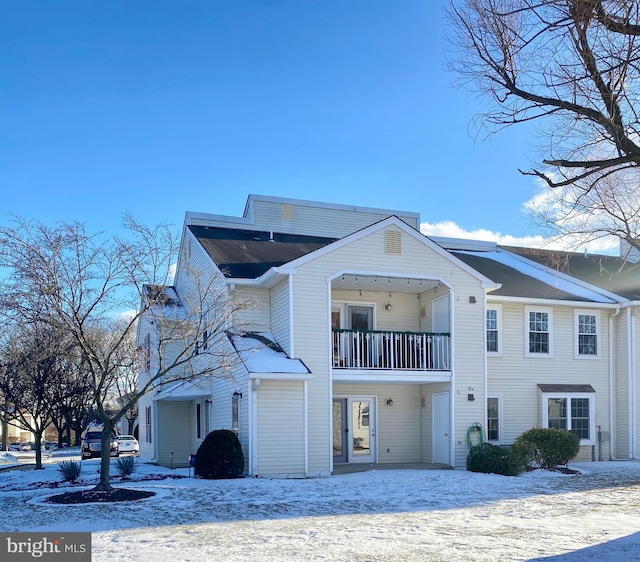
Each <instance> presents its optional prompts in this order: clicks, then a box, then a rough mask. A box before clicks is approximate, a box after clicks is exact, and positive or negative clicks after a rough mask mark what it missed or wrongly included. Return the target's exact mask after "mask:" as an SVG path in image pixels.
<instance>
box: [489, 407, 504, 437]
mask: <svg viewBox="0 0 640 562" xmlns="http://www.w3.org/2000/svg"><path fill="white" fill-rule="evenodd" d="M500 417H501V416H500V398H499V397H498V396H489V397H488V398H487V441H500Z"/></svg>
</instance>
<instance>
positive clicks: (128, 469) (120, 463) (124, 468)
mask: <svg viewBox="0 0 640 562" xmlns="http://www.w3.org/2000/svg"><path fill="white" fill-rule="evenodd" d="M116 468H117V469H118V472H119V473H120V474H121V475H122V476H130V475H131V474H133V471H134V470H135V469H136V461H135V459H134V458H133V457H118V459H117V460H116Z"/></svg>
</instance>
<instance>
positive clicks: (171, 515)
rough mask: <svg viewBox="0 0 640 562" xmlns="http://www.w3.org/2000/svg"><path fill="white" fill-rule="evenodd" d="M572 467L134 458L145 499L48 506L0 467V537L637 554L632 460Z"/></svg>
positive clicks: (342, 553)
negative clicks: (229, 468) (318, 468)
mask: <svg viewBox="0 0 640 562" xmlns="http://www.w3.org/2000/svg"><path fill="white" fill-rule="evenodd" d="M6 460H7V461H11V459H10V458H9V459H6ZM1 462H2V458H0V468H1V467H2V464H1ZM5 466H7V464H5ZM571 467H572V468H574V469H577V470H579V471H580V474H578V475H567V474H560V473H554V472H547V471H542V470H536V471H533V472H530V473H527V474H524V475H522V476H519V477H516V478H513V477H506V476H498V475H488V474H474V473H470V472H466V471H430V470H403V471H400V470H373V471H369V472H363V473H358V474H348V475H342V476H333V477H331V478H323V479H308V480H268V479H263V478H258V479H253V478H251V479H249V478H247V479H239V480H224V481H221V480H216V481H206V480H198V479H194V478H188V477H187V475H188V471H187V469H177V470H173V471H172V470H168V469H164V468H160V467H154V466H151V465H148V464H144V463H139V465H138V468H137V470H136V472H135V473H134V475H133V476H132V477H131V479H130V481H128V482H126V483H125V484H124V485H126V486H127V487H135V488H143V489H149V490H153V491H155V492H157V495H156V496H154V497H153V498H150V499H147V500H142V501H139V502H135V503H126V504H125V503H120V504H108V505H105V504H92V505H52V504H47V503H43V501H42V500H43V498H45V497H46V496H49V495H52V494H55V493H60V492H61V491H64V490H68V489H69V488H70V487H69V486H68V485H67V484H61V483H59V482H61V477H60V474H59V472H58V471H57V469H56V467H55V464H48V465H47V466H46V468H45V469H44V470H41V471H34V470H6V469H5V470H3V471H1V472H0V492H1V494H0V497H1V498H2V501H1V503H0V505H1V506H2V510H1V513H2V518H1V521H0V531H55V532H64V531H90V532H91V533H92V541H93V560H94V561H128V560H137V561H143V562H144V561H156V560H157V561H162V562H165V561H167V560H170V561H172V562H178V561H183V560H189V561H208V562H210V561H225V562H234V561H252V562H270V561H277V562H289V561H291V562H293V561H300V560H314V561H331V562H335V561H345V562H346V561H349V562H352V561H353V562H365V561H369V562H381V561H403V562H404V561H407V562H411V561H421V562H422V561H426V560H437V561H449V560H468V561H476V560H514V561H516V560H533V561H540V560H545V561H563V562H579V561H582V560H603V559H606V560H607V561H608V562H617V561H625V562H627V561H630V560H640V463H637V462H601V463H575V464H572V465H571ZM97 469H98V461H97V460H92V461H84V462H83V473H82V481H81V483H80V484H79V485H76V486H75V488H77V487H79V486H90V485H91V483H93V482H95V481H96V479H97ZM116 472H117V471H116V470H115V469H114V470H113V473H114V474H115V473H116ZM115 480H116V485H122V484H121V483H120V482H119V479H118V478H117V479H115ZM56 482H58V483H59V484H58V485H57V486H56V487H55V488H52V486H55V483H56Z"/></svg>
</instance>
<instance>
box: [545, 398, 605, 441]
mask: <svg viewBox="0 0 640 562" xmlns="http://www.w3.org/2000/svg"><path fill="white" fill-rule="evenodd" d="M549 398H565V399H566V400H567V402H568V403H567V424H568V425H569V428H568V429H571V403H570V400H571V399H572V398H588V399H589V435H590V436H591V439H580V445H595V444H596V395H595V394H594V393H592V392H570V393H558V392H546V393H545V392H543V393H542V427H549V405H548V402H547V401H548V400H549Z"/></svg>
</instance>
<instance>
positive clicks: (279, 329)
mask: <svg viewBox="0 0 640 562" xmlns="http://www.w3.org/2000/svg"><path fill="white" fill-rule="evenodd" d="M290 310H291V307H290V305H289V282H288V280H285V281H282V282H281V283H278V284H277V285H276V286H275V287H274V288H273V289H271V319H270V322H271V333H272V334H273V337H275V339H276V341H277V342H278V344H279V345H280V347H281V348H282V349H283V350H284V351H285V352H286V353H288V354H289V355H291V337H290V320H289V312H290Z"/></svg>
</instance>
